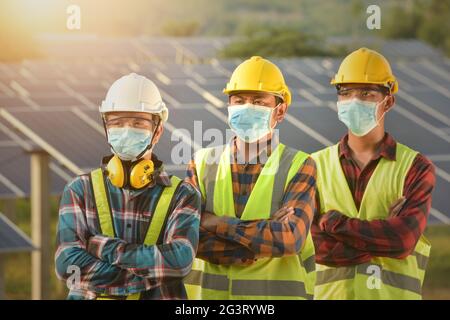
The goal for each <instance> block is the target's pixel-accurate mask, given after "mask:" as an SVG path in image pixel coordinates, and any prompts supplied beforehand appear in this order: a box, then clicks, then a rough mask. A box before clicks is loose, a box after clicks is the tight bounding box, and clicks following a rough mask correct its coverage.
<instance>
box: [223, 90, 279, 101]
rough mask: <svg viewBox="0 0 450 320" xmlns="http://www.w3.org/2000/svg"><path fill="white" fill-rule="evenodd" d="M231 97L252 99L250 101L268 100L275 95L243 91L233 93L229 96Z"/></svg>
mask: <svg viewBox="0 0 450 320" xmlns="http://www.w3.org/2000/svg"><path fill="white" fill-rule="evenodd" d="M231 97H240V98H252V99H270V98H272V97H273V98H275V95H273V94H270V93H267V92H261V91H243V92H235V93H232V94H230V98H231Z"/></svg>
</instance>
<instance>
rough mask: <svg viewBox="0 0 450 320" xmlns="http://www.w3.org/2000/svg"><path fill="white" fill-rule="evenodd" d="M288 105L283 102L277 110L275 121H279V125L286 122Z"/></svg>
mask: <svg viewBox="0 0 450 320" xmlns="http://www.w3.org/2000/svg"><path fill="white" fill-rule="evenodd" d="M287 108H288V105H287V104H286V102H283V103H281V104H280V106H279V107H278V108H277V110H276V113H275V120H277V122H278V123H280V122H282V121H283V120H284V116H285V115H286V111H287Z"/></svg>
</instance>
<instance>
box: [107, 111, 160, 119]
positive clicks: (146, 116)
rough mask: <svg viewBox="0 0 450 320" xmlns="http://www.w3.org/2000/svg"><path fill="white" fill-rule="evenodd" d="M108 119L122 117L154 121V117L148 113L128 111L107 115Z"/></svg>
mask: <svg viewBox="0 0 450 320" xmlns="http://www.w3.org/2000/svg"><path fill="white" fill-rule="evenodd" d="M106 117H107V118H121V117H136V118H144V119H153V115H152V114H149V113H146V112H128V111H114V112H108V113H106Z"/></svg>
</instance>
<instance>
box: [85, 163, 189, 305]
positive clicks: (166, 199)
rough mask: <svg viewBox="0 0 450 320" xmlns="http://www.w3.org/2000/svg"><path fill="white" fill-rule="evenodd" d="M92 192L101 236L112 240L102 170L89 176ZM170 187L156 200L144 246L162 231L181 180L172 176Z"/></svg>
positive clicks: (136, 296)
mask: <svg viewBox="0 0 450 320" xmlns="http://www.w3.org/2000/svg"><path fill="white" fill-rule="evenodd" d="M90 179H91V185H92V190H93V194H94V198H95V205H96V208H97V214H98V219H99V222H100V227H101V232H102V234H103V235H105V236H108V237H111V238H114V237H116V235H115V232H114V225H113V218H112V211H111V209H110V206H109V200H108V194H107V190H106V183H105V176H104V175H103V172H102V169H101V168H99V169H95V170H93V171H92V172H91V174H90ZM170 181H171V183H172V185H171V186H168V187H165V188H164V189H163V191H162V192H161V195H160V197H159V199H158V203H157V205H156V208H155V212H154V213H153V216H152V219H151V221H150V226H149V227H148V231H147V234H146V235H145V240H144V244H146V245H155V244H157V241H158V239H159V237H160V235H161V232H162V231H163V230H162V229H163V227H164V225H165V222H166V220H167V218H168V216H169V212H168V211H169V209H170V207H171V203H172V199H173V195H174V194H175V191H176V190H177V187H178V185H179V184H180V183H181V179H180V178H178V177H176V176H172V177H171V178H170ZM140 295H141V294H140V293H134V294H130V295H128V296H127V300H139V299H140ZM97 300H110V298H104V297H103V298H102V296H101V295H99V297H97Z"/></svg>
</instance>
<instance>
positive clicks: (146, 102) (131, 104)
mask: <svg viewBox="0 0 450 320" xmlns="http://www.w3.org/2000/svg"><path fill="white" fill-rule="evenodd" d="M99 110H100V112H101V113H106V112H118V111H127V112H146V113H150V114H157V115H159V117H160V118H161V120H162V121H163V122H164V121H167V118H168V117H169V110H168V109H167V107H166V105H165V103H164V102H163V101H162V98H161V94H160V93H159V90H158V88H157V87H156V85H155V84H154V83H153V81H151V80H149V79H147V78H146V77H144V76H141V75H138V74H136V73H130V74H128V75H126V76H123V77H122V78H120V79H118V80H116V81H115V82H114V83H113V84H112V85H111V87H110V88H109V90H108V93H107V94H106V98H105V100H103V101H102V104H101V106H100V108H99Z"/></svg>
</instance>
